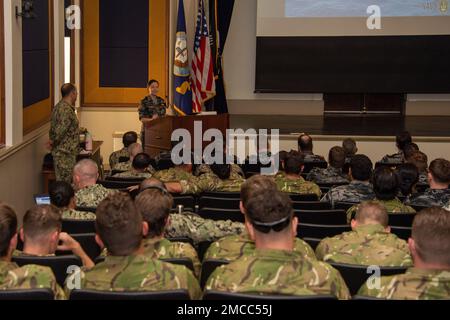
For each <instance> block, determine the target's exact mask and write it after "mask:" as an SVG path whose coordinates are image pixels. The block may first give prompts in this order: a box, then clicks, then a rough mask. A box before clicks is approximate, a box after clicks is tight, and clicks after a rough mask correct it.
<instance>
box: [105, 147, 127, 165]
mask: <svg viewBox="0 0 450 320" xmlns="http://www.w3.org/2000/svg"><path fill="white" fill-rule="evenodd" d="M120 158H130V153H129V152H128V148H125V147H124V148H122V149H120V150H119V151H115V152H113V153H111V155H110V156H109V167H110V168H111V169H113V168H114V167H115V166H116V165H117V164H119V160H120Z"/></svg>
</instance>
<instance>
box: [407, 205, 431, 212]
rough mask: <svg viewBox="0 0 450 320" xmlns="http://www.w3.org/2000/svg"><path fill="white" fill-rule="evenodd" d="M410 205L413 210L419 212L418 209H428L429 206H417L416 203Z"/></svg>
mask: <svg viewBox="0 0 450 320" xmlns="http://www.w3.org/2000/svg"><path fill="white" fill-rule="evenodd" d="M411 207H412V208H413V209H414V210H416V211H417V212H420V211H422V210H425V209H429V208H430V207H429V206H418V205H411Z"/></svg>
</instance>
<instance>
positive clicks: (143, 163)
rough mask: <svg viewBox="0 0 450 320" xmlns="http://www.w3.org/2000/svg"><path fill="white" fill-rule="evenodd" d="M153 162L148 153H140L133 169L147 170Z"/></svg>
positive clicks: (135, 159) (136, 157)
mask: <svg viewBox="0 0 450 320" xmlns="http://www.w3.org/2000/svg"><path fill="white" fill-rule="evenodd" d="M151 162H152V158H150V156H149V155H148V154H146V153H139V154H138V155H137V156H135V157H134V159H133V168H134V169H136V170H144V169H147V168H148V167H149V166H150V164H151Z"/></svg>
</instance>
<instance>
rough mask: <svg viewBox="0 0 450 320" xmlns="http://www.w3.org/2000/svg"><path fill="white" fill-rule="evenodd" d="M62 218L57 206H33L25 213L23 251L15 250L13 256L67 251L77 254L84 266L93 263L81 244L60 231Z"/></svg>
mask: <svg viewBox="0 0 450 320" xmlns="http://www.w3.org/2000/svg"><path fill="white" fill-rule="evenodd" d="M61 229H62V218H61V213H60V212H59V210H58V208H56V207H54V206H52V205H42V206H34V207H33V208H31V209H30V210H28V211H27V212H26V213H25V216H24V217H23V226H22V229H20V238H21V239H22V241H23V251H22V252H21V251H18V250H16V251H15V252H14V255H15V256H30V257H50V256H54V255H55V252H56V251H67V252H71V253H72V254H74V255H76V256H78V257H79V258H80V259H81V262H82V263H83V266H84V267H86V268H92V267H93V266H94V263H93V262H92V260H91V259H90V258H89V257H88V255H87V254H86V253H85V252H84V250H83V248H82V247H81V245H80V244H79V243H78V242H77V241H76V240H75V239H73V238H72V237H71V236H70V235H68V234H67V233H65V232H61Z"/></svg>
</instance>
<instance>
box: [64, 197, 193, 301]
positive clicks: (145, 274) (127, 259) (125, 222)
mask: <svg viewBox="0 0 450 320" xmlns="http://www.w3.org/2000/svg"><path fill="white" fill-rule="evenodd" d="M96 221H97V222H96V224H97V242H98V243H99V245H100V247H104V248H106V249H107V250H108V253H109V256H107V257H106V258H105V261H104V262H102V263H100V264H98V265H96V266H95V267H93V268H92V269H90V270H88V271H84V270H83V271H81V272H82V274H81V288H80V289H82V290H94V291H100V292H101V291H122V292H123V291H131V292H136V291H141V292H142V291H167V290H174V289H186V290H188V291H189V294H190V298H191V299H199V298H200V296H201V291H200V288H199V285H198V281H197V280H196V278H195V277H194V275H193V274H192V272H191V271H190V270H188V269H187V268H186V267H183V266H177V265H172V264H169V263H165V262H162V261H160V260H158V259H155V258H153V257H152V256H149V255H148V254H145V250H144V242H143V235H144V234H145V233H146V232H147V230H148V225H147V223H146V222H144V221H143V219H142V215H141V214H140V213H139V211H138V210H137V208H136V206H135V204H134V202H133V201H132V200H131V198H130V197H129V196H128V195H126V194H124V193H117V194H114V195H110V196H108V197H107V198H106V199H105V200H104V201H102V203H100V205H99V207H98V209H97V220H96ZM73 277H74V276H69V278H68V279H67V283H68V284H70V283H73V281H74V279H73ZM66 290H67V292H69V293H70V291H71V290H70V288H69V287H68V286H67V287H66Z"/></svg>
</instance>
